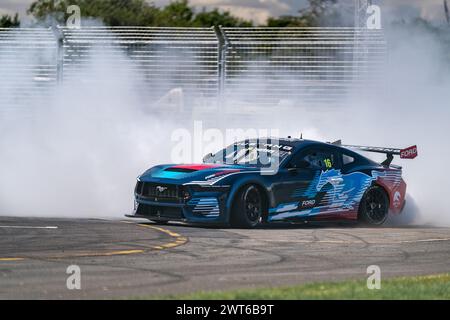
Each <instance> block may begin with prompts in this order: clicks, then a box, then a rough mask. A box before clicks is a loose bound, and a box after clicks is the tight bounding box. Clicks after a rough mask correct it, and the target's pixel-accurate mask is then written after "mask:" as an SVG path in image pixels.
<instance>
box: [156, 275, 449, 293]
mask: <svg viewBox="0 0 450 320" xmlns="http://www.w3.org/2000/svg"><path fill="white" fill-rule="evenodd" d="M159 298H162V299H182V300H270V299H274V300H311V299H312V300H318V299H326V300H332V299H344V300H353V299H363V300H367V299H368V300H373V299H376V300H378V299H382V300H410V299H420V300H423V299H426V300H428V299H430V300H431V299H439V300H448V299H450V273H446V274H438V275H429V276H417V277H401V278H391V279H386V280H382V281H381V289H379V290H369V289H367V285H366V280H350V281H342V282H321V283H310V284H304V285H298V286H289V287H274V288H259V289H243V290H232V291H213V292H197V293H191V294H186V295H170V296H163V297H159ZM159 298H158V299H159Z"/></svg>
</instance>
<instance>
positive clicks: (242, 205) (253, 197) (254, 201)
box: [231, 185, 264, 229]
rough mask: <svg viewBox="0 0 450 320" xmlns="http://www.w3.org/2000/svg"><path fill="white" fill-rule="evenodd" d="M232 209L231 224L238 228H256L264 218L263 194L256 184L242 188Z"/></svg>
mask: <svg viewBox="0 0 450 320" xmlns="http://www.w3.org/2000/svg"><path fill="white" fill-rule="evenodd" d="M234 201H235V203H234V205H233V208H232V210H231V225H232V226H233V227H238V228H246V229H250V228H255V227H256V226H257V225H259V224H260V223H261V222H262V220H263V208H264V207H263V195H262V194H261V191H260V190H259V189H258V188H257V187H256V186H254V185H248V186H246V187H244V188H242V189H241V190H240V191H239V192H238V194H237V195H236V197H235V200H234Z"/></svg>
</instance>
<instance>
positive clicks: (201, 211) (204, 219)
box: [126, 187, 229, 225]
mask: <svg viewBox="0 0 450 320" xmlns="http://www.w3.org/2000/svg"><path fill="white" fill-rule="evenodd" d="M228 189H229V188H227V187H222V188H220V189H216V190H214V189H212V190H211V189H205V190H199V188H196V189H195V188H193V189H191V190H190V194H191V196H190V197H189V199H183V200H180V201H178V202H174V201H170V202H169V201H165V200H164V199H158V198H154V197H143V196H141V195H139V194H136V193H135V204H134V210H133V213H132V214H129V215H126V217H129V218H145V219H150V220H155V221H183V222H192V223H201V224H216V225H217V224H227V223H228V218H227V215H226V205H225V204H226V199H227V196H228Z"/></svg>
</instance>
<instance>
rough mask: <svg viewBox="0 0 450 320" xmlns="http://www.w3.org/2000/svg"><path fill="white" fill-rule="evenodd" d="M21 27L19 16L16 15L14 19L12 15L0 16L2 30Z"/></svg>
mask: <svg viewBox="0 0 450 320" xmlns="http://www.w3.org/2000/svg"><path fill="white" fill-rule="evenodd" d="M17 27H20V20H19V15H18V14H17V13H16V14H15V15H14V17H11V16H10V15H7V14H5V15H2V16H0V28H17Z"/></svg>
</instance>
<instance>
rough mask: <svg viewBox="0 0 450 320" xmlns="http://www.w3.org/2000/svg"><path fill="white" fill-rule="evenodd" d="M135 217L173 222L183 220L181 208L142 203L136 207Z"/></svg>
mask: <svg viewBox="0 0 450 320" xmlns="http://www.w3.org/2000/svg"><path fill="white" fill-rule="evenodd" d="M136 215H139V216H146V217H149V218H162V219H174V220H182V219H183V218H184V216H183V210H182V209H181V208H176V207H160V206H152V205H147V204H143V203H140V204H139V205H138V207H137V210H136Z"/></svg>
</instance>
